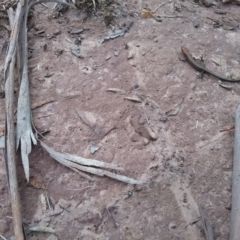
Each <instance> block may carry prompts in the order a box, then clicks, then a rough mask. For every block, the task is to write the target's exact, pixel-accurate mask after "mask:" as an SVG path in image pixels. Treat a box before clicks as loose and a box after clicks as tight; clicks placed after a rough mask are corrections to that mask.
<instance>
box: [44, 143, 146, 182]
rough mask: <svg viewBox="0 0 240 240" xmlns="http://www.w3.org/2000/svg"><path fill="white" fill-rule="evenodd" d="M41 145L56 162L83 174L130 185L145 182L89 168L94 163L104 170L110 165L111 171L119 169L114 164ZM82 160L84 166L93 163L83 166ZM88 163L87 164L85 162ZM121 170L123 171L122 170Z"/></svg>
mask: <svg viewBox="0 0 240 240" xmlns="http://www.w3.org/2000/svg"><path fill="white" fill-rule="evenodd" d="M40 143H41V145H42V146H43V148H45V150H46V151H47V152H48V153H49V154H50V156H51V157H52V158H54V159H55V160H57V161H58V162H60V163H61V164H63V165H65V166H67V167H69V168H71V169H73V170H74V169H76V170H79V171H83V172H88V173H91V174H94V175H98V176H102V177H103V176H108V177H110V178H113V179H116V180H118V181H121V182H125V183H129V184H143V182H140V181H137V180H134V179H131V178H128V177H126V176H123V175H118V174H115V173H112V172H108V171H106V170H102V169H98V168H96V167H89V165H92V163H93V162H94V163H95V164H96V163H97V162H98V163H97V165H99V166H101V167H104V168H109V165H111V167H114V168H111V169H114V170H115V169H118V167H117V166H114V165H113V164H109V163H103V162H100V161H97V160H92V159H84V158H81V157H78V156H75V155H71V154H68V153H60V152H57V151H55V150H53V149H52V148H50V147H49V146H47V145H46V144H45V143H43V142H41V141H40ZM80 159H81V162H82V161H84V164H86V163H87V162H88V161H92V162H91V164H89V163H88V164H87V165H88V166H87V167H86V166H83V165H80V164H79V160H80ZM74 160H77V161H76V162H74ZM85 161H86V162H85ZM97 165H92V166H97ZM120 170H122V169H121V168H120Z"/></svg>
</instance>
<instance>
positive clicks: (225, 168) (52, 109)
mask: <svg viewBox="0 0 240 240" xmlns="http://www.w3.org/2000/svg"><path fill="white" fill-rule="evenodd" d="M159 2H160V1H156V0H150V1H148V7H149V8H151V9H155V8H156V7H157V6H158V5H159ZM177 3H178V4H182V6H185V7H182V10H181V11H180V12H178V11H176V10H175V9H176V8H174V6H176V2H175V1H167V2H166V3H165V4H164V5H163V6H161V7H160V8H159V9H158V10H157V11H158V13H159V14H162V15H168V16H173V15H174V16H176V15H181V16H185V18H163V20H162V22H157V21H155V20H154V19H152V18H151V19H144V18H141V17H140V15H139V13H140V11H141V10H142V9H143V7H145V4H144V2H142V1H130V0H129V1H124V2H121V3H120V6H123V8H122V9H123V10H124V14H125V17H118V18H116V19H115V20H116V22H117V23H119V24H120V25H121V24H123V23H129V22H130V21H133V22H134V24H133V26H132V27H131V28H130V30H129V31H128V32H127V33H126V34H125V35H124V36H123V37H119V38H116V39H113V40H110V41H107V42H104V43H103V44H100V43H99V42H98V38H99V37H100V36H103V35H106V34H107V31H108V30H106V27H105V26H104V24H103V23H102V22H101V16H98V15H93V16H91V17H89V18H87V19H86V21H85V22H84V23H83V21H82V20H83V16H82V15H83V14H80V12H79V10H74V9H69V10H68V11H67V12H66V13H64V14H63V15H62V16H60V17H59V18H57V19H50V18H49V17H48V16H49V13H50V9H49V8H46V7H45V6H37V7H35V8H34V11H33V14H32V17H31V18H30V20H29V34H28V36H29V47H30V48H31V58H30V59H29V75H30V87H31V101H32V106H33V111H32V114H33V119H34V122H35V125H36V127H37V129H39V130H41V131H44V130H49V131H50V132H49V133H48V134H46V135H44V136H45V138H42V139H43V140H44V141H46V143H48V144H50V145H51V147H53V148H54V149H55V150H57V151H60V152H68V153H72V154H76V155H79V156H83V157H86V158H94V159H98V160H102V161H104V162H111V163H115V164H117V165H120V166H122V167H123V168H124V169H125V172H124V174H125V175H126V176H128V177H131V178H134V179H137V180H141V181H144V182H147V184H145V185H144V186H142V187H137V188H136V187H134V186H131V185H127V184H125V183H121V182H118V181H116V180H112V179H110V178H106V177H103V178H101V177H95V176H93V178H94V180H95V181H94V182H89V181H88V180H86V179H84V178H82V177H81V176H79V175H78V174H77V173H75V172H73V171H72V170H70V169H68V168H66V167H64V166H62V165H60V164H59V163H58V162H56V161H55V160H53V159H52V158H51V157H50V156H49V155H48V154H47V153H46V152H45V151H44V150H43V149H42V148H41V147H40V146H34V148H33V151H32V153H31V155H30V174H31V176H34V177H36V178H38V179H40V180H41V181H42V182H43V183H44V184H45V186H46V189H36V188H34V187H31V186H29V184H27V183H26V180H25V178H24V173H23V168H22V165H21V161H20V159H18V163H17V165H18V177H19V188H20V196H21V204H22V215H23V218H24V220H25V221H26V222H27V223H28V224H29V225H30V226H48V227H51V228H53V229H54V230H55V232H56V233H55V235H53V234H49V233H31V234H29V235H28V239H31V240H33V239H34V240H35V239H48V240H50V239H60V240H63V239H69V240H77V239H84V240H87V239H88V240H90V239H91V240H92V239H104V240H105V239H106V240H107V239H109V240H118V239H126V240H140V239H142V240H145V239H148V240H157V239H184V240H193V239H196V240H198V239H199V240H200V239H205V238H204V234H203V229H202V224H201V221H197V220H198V219H199V212H198V204H200V205H201V206H202V207H203V209H204V212H205V215H206V218H207V219H208V220H209V221H211V222H212V223H213V227H214V236H215V239H217V240H223V239H228V236H229V219H230V218H229V217H230V208H231V206H230V204H231V175H232V159H233V131H227V132H220V130H221V129H224V128H226V127H229V126H233V125H234V113H235V109H236V108H237V106H238V104H239V99H240V98H239V95H240V87H239V86H240V85H239V84H238V83H234V84H233V83H226V84H227V85H228V86H231V88H232V90H227V89H224V88H222V87H220V86H219V84H218V79H216V78H214V77H212V76H210V75H207V74H205V75H204V76H203V78H202V79H201V78H199V75H198V73H197V72H196V70H195V69H193V68H192V67H191V66H190V65H189V64H188V63H187V62H186V61H183V60H182V56H181V53H180V52H181V50H180V49H181V46H187V47H188V49H189V50H190V52H191V53H193V54H194V56H196V57H201V56H202V55H203V56H204V59H205V64H206V66H208V68H210V69H212V70H213V71H214V72H217V73H222V74H224V73H229V72H230V73H233V74H235V76H236V75H239V74H240V70H239V61H240V46H239V42H240V31H239V29H238V28H237V29H236V30H235V31H229V30H224V29H223V28H221V27H220V28H214V27H213V21H212V20H211V19H209V18H214V19H222V18H223V16H222V15H217V14H215V13H214V12H213V9H214V8H215V6H213V7H210V8H205V7H204V6H198V5H195V4H193V3H192V2H190V1H179V2H177ZM47 6H53V5H52V4H47ZM222 8H223V10H224V11H226V12H227V14H226V15H224V18H225V19H230V20H232V21H235V22H238V23H239V22H240V17H239V14H238V13H239V10H240V7H239V6H235V5H231V4H229V5H224V6H222ZM136 13H138V15H137V14H136ZM208 17H209V18H208ZM196 19H197V21H198V22H199V23H200V25H199V27H198V28H195V27H194V26H193V22H194V21H196ZM79 28H84V29H86V30H85V31H84V32H83V33H81V34H79V36H81V38H82V45H80V49H81V55H82V56H83V57H84V58H83V59H82V58H77V57H75V56H73V55H72V54H71V52H70V48H71V47H73V46H74V41H75V39H76V37H77V36H78V35H71V34H69V31H71V30H72V29H79ZM39 30H45V32H44V34H43V35H42V36H38V35H36V32H38V31H39ZM1 31H3V29H1ZM7 38H8V35H4V36H2V37H1V39H0V40H1V44H2V43H3V42H4V41H5V40H6V39H7ZM4 53H5V52H4ZM4 53H3V54H2V55H1V67H3V66H4V57H5V55H4ZM117 53H119V54H117ZM109 56H110V58H109ZM108 58H109V59H108ZM106 59H108V60H106ZM216 62H217V63H218V64H215V63H216ZM1 84H3V83H1ZM108 88H118V89H122V90H124V91H125V95H122V94H117V93H112V92H108V91H106V90H107V89H108ZM16 94H17V93H16ZM133 95H137V96H140V98H141V99H143V101H142V103H136V102H131V101H128V100H126V99H124V97H126V96H130V97H131V96H133ZM0 108H1V110H0V112H1V115H0V124H1V126H2V125H4V98H2V99H0ZM171 109H175V110H176V109H177V110H179V111H178V112H177V111H175V113H176V114H172V116H169V117H166V113H167V112H168V111H170V110H171ZM77 110H79V111H82V112H84V113H85V114H86V116H88V117H89V119H91V121H92V122H94V123H95V125H97V126H98V128H99V129H100V130H99V131H94V129H93V128H91V127H89V126H88V125H86V124H85V123H84V122H83V121H82V120H81V119H80V118H79V116H78V114H77ZM172 112H174V111H172ZM131 119H135V120H134V121H137V122H138V123H139V124H140V125H143V126H148V127H149V128H151V129H152V131H153V132H154V134H155V135H156V137H157V140H155V141H150V140H148V139H147V138H144V137H143V136H141V135H139V134H138V133H136V131H135V129H134V126H133V124H131ZM101 129H104V131H105V132H104V133H105V134H99V132H101ZM95 130H96V129H95ZM92 145H97V146H99V147H100V148H99V149H98V150H97V151H96V152H95V153H94V154H93V153H91V151H90V146H92ZM0 185H1V188H0V193H1V198H0V216H1V218H0V233H1V234H2V235H4V236H5V237H6V238H9V237H10V236H12V235H13V228H12V219H11V206H10V203H9V196H8V189H7V178H6V172H5V164H4V159H3V154H1V158H0ZM41 194H44V195H45V196H48V198H49V199H50V202H51V206H52V208H53V209H52V210H50V209H47V210H46V211H44V209H43V208H42V205H41V201H40V195H41ZM191 223H193V224H191ZM26 226H28V225H26Z"/></svg>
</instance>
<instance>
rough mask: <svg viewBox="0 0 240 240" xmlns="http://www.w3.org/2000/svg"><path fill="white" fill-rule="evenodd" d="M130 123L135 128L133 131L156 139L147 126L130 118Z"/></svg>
mask: <svg viewBox="0 0 240 240" xmlns="http://www.w3.org/2000/svg"><path fill="white" fill-rule="evenodd" d="M130 123H131V124H132V126H133V127H134V129H135V132H136V133H138V134H139V135H141V136H143V137H145V138H147V139H148V140H150V141H155V140H156V139H157V137H156V135H155V133H154V132H153V131H152V130H151V129H150V128H149V127H147V126H142V125H140V124H139V123H138V121H137V120H133V119H131V120H130Z"/></svg>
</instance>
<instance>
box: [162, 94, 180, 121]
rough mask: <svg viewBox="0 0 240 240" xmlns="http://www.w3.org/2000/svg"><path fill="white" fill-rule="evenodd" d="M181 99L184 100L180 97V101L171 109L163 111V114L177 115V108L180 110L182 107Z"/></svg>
mask: <svg viewBox="0 0 240 240" xmlns="http://www.w3.org/2000/svg"><path fill="white" fill-rule="evenodd" d="M183 100H184V98H183V99H182V101H181V102H180V103H179V104H178V105H177V106H176V107H175V108H174V109H171V110H169V111H167V112H166V113H165V115H166V116H167V117H169V116H175V115H177V114H178V112H179V110H180V109H181V107H182V103H183Z"/></svg>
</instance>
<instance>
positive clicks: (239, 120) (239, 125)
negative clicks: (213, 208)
mask: <svg viewBox="0 0 240 240" xmlns="http://www.w3.org/2000/svg"><path fill="white" fill-rule="evenodd" d="M239 176H240V105H239V106H238V108H237V110H236V113H235V131H234V156H233V173H232V207H231V221H230V238H229V239H230V240H239V236H240V227H239V226H240V182H239Z"/></svg>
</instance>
